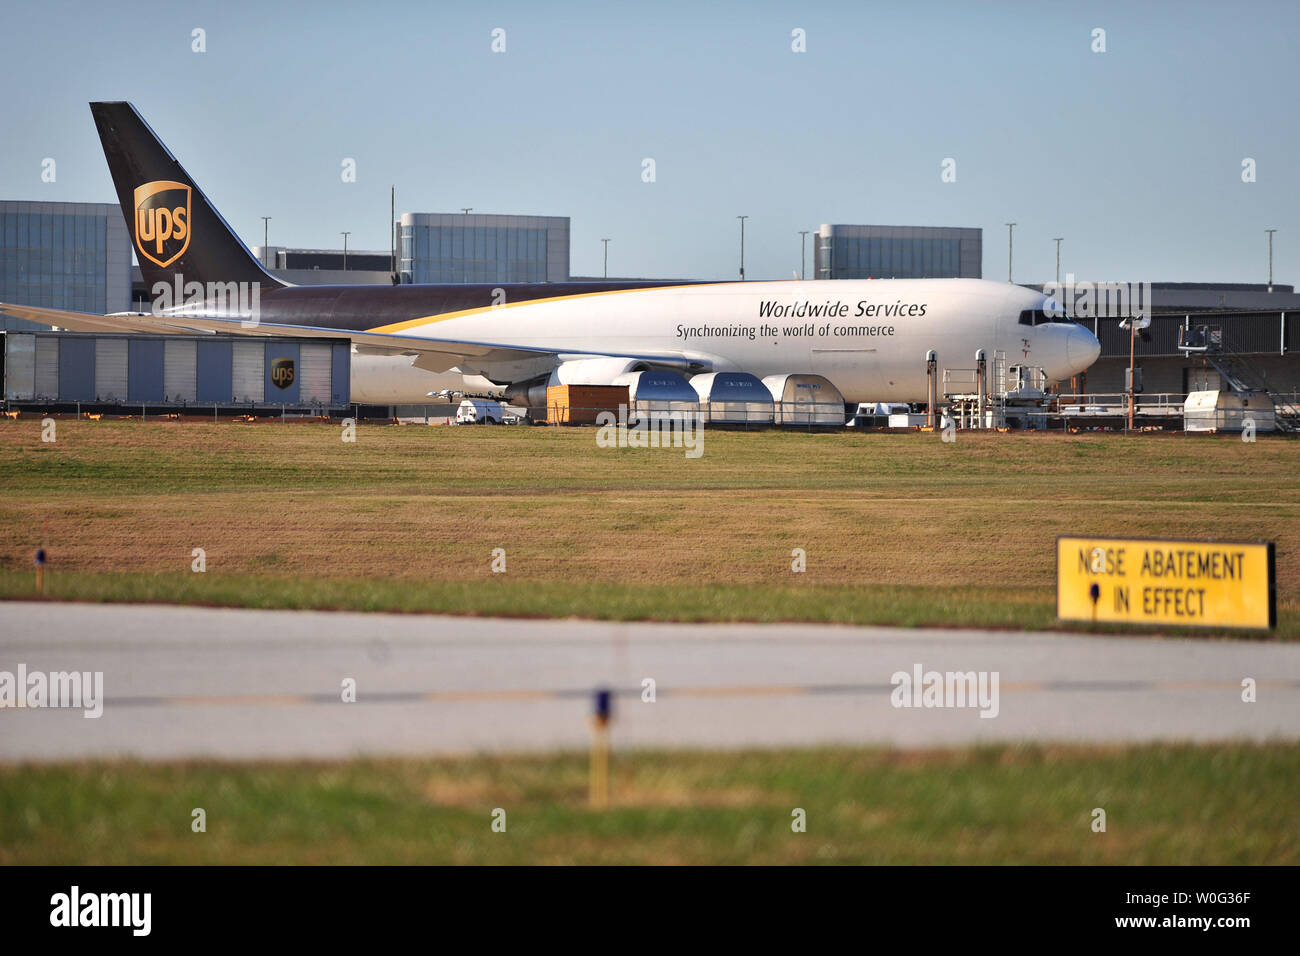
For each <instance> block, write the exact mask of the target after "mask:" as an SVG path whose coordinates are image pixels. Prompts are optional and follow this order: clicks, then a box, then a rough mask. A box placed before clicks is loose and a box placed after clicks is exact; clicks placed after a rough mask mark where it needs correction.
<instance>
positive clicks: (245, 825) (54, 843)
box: [0, 744, 1300, 865]
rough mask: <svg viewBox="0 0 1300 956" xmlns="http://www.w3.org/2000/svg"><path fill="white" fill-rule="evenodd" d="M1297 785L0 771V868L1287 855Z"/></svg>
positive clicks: (1249, 860) (199, 769) (483, 765)
mask: <svg viewBox="0 0 1300 956" xmlns="http://www.w3.org/2000/svg"><path fill="white" fill-rule="evenodd" d="M1298 778H1300V745H1298V744H1287V745H1272V746H1219V747H1190V746H1178V747H1140V748H1132V749H1101V748H1057V747H1053V748H1039V747H994V748H980V749H975V750H966V751H960V752H949V751H938V752H926V753H906V754H904V753H897V752H890V751H879V750H869V751H861V750H810V751H776V752H770V753H769V752H749V753H736V754H711V753H684V754H661V753H637V754H631V755H624V756H619V755H617V754H616V755H615V759H614V764H613V772H612V783H611V806H610V808H609V809H608V810H605V811H593V810H590V809H588V807H587V803H586V787H587V769H586V760H585V758H584V757H581V756H576V755H572V756H558V757H522V758H520V757H513V758H505V757H500V758H486V757H479V758H465V759H455V760H453V759H445V760H423V761H416V760H404V761H394V760H389V761H358V762H353V763H348V764H267V765H257V764H254V765H222V764H201V763H195V764H179V765H139V764H113V765H98V764H82V765H74V766H53V767H45V766H42V767H0V864H2V865H13V864H24V863H46V864H50V863H53V864H57V863H90V864H113V863H116V864H135V863H308V864H317V863H321V864H323V863H819V862H822V863H908V864H920V863H963V864H964V863H972V864H973V863H987V864H1001V863H1031V864H1104V863H1123V864H1263V863H1268V864H1292V865H1294V864H1297V863H1300V803H1298V802H1297V801H1296V800H1295V799H1294V791H1293V788H1291V787H1289V786H1287V785H1286V783H1285V782H1286V781H1294V780H1296V779H1298ZM196 807H201V808H203V810H204V811H205V812H206V815H207V831H206V832H205V833H195V832H193V831H192V829H191V825H192V820H193V817H192V811H193V810H194V808H196ZM1098 807H1100V808H1101V809H1103V810H1105V811H1106V832H1105V833H1096V832H1093V830H1092V826H1091V824H1092V821H1093V810H1094V808H1098ZM497 808H500V809H502V810H504V811H505V814H506V818H505V819H506V831H505V833H497V832H493V831H492V829H491V822H492V813H493V811H494V810H495V809H497ZM795 808H802V809H803V810H804V811H805V812H806V821H807V830H806V832H804V833H795V832H793V830H792V827H791V824H792V821H793V817H792V812H793V810H794V809H795Z"/></svg>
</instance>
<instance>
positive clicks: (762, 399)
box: [691, 372, 776, 425]
mask: <svg viewBox="0 0 1300 956" xmlns="http://www.w3.org/2000/svg"><path fill="white" fill-rule="evenodd" d="M691 387H692V388H693V389H695V392H696V394H697V395H699V396H700V412H701V413H702V416H703V421H705V422H708V423H709V424H715V425H723V424H733V425H770V424H771V423H772V419H773V417H774V416H775V413H776V409H775V403H774V402H773V401H772V393H771V392H770V391H768V389H767V386H766V385H764V384H763V382H762V381H761V380H760V379H759V378H758V377H757V376H754V375H750V374H749V373H748V372H705V373H704V374H701V375H695V376H693V377H692V378H691Z"/></svg>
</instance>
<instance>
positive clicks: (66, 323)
mask: <svg viewBox="0 0 1300 956" xmlns="http://www.w3.org/2000/svg"><path fill="white" fill-rule="evenodd" d="M0 312H3V313H6V314H8V315H12V316H13V317H14V318H18V319H26V320H28V321H29V322H39V323H41V324H42V325H51V326H58V327H59V328H61V329H68V330H70V331H73V332H150V333H153V334H166V335H192V334H194V333H196V332H198V333H202V332H207V333H216V332H225V333H231V334H236V335H254V336H283V337H291V338H323V339H324V338H328V339H342V338H346V339H351V340H352V344H353V345H354V346H356V349H357V351H358V352H365V353H369V354H372V355H409V356H413V357H414V361H413V362H412V364H414V365H415V366H417V367H418V368H422V369H425V370H427V371H430V372H445V371H447V370H449V369H452V368H456V367H458V366H460V365H463V364H466V363H467V362H471V360H472V364H475V365H484V364H490V363H504V362H517V361H522V360H525V359H535V358H538V357H539V356H543V355H560V354H564V355H580V354H592V355H595V354H597V353H594V352H592V353H585V352H584V350H582V349H571V348H563V349H547V348H533V347H529V346H503V345H498V344H493V343H490V342H464V341H456V340H451V339H428V338H421V337H418V336H413V335H398V334H394V333H391V332H367V331H357V332H353V331H349V330H347V329H325V328H317V327H314V326H308V325H279V324H276V323H271V322H258V323H257V324H256V325H252V324H248V325H246V324H245V323H244V322H242V321H241V320H240V319H238V318H228V319H223V318H212V317H209V316H203V317H200V316H192V315H183V314H174V315H153V314H150V313H138V312H119V313H114V314H112V315H96V314H95V313H92V312H68V311H65V310H62V309H46V308H41V307H38V306H31V305H10V304H9V303H7V302H0ZM599 354H601V355H604V354H605V353H599ZM620 357H625V358H633V359H644V360H646V361H652V362H660V363H664V364H668V365H679V364H685V363H687V362H688V361H689V359H688V358H687V357H686V356H685V355H684V354H683V353H675V352H664V353H658V354H653V355H627V356H620Z"/></svg>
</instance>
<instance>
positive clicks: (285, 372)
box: [271, 358, 293, 388]
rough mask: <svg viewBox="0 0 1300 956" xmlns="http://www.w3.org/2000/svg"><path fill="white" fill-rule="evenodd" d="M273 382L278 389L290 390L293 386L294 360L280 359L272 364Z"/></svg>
mask: <svg viewBox="0 0 1300 956" xmlns="http://www.w3.org/2000/svg"><path fill="white" fill-rule="evenodd" d="M271 381H272V383H274V385H275V387H276V388H288V387H289V386H290V385H292V384H293V359H291V358H278V359H275V360H274V361H272V362H271Z"/></svg>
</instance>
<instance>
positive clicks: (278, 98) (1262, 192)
mask: <svg viewBox="0 0 1300 956" xmlns="http://www.w3.org/2000/svg"><path fill="white" fill-rule="evenodd" d="M3 24H4V29H3V32H2V33H0V58H2V61H3V63H4V66H5V75H6V76H7V77H8V78H9V81H10V90H9V93H8V95H6V96H5V97H3V98H0V129H3V131H4V137H3V142H4V146H3V149H0V198H5V199H47V200H64V201H98V202H107V201H112V199H113V198H114V193H113V191H112V186H111V182H110V180H109V177H108V173H107V170H106V168H105V164H104V159H103V154H102V152H101V150H100V147H99V143H98V139H97V137H96V135H95V131H94V125H93V123H92V122H91V118H90V113H89V110H88V109H87V107H86V103H87V102H88V101H90V100H92V99H129V100H131V101H133V102H134V103H135V104H136V106H137V107H138V108H139V109H140V111H141V112H142V113H143V114H144V116H145V118H146V119H147V120H148V121H149V123H150V124H151V125H152V126H153V128H154V129H155V131H156V132H158V134H159V135H160V136H161V137H162V138H163V139H164V141H165V142H166V143H167V144H168V146H169V147H170V148H171V149H172V151H173V152H174V153H175V154H176V155H177V157H178V158H179V159H180V160H181V162H182V163H183V164H184V165H185V166H186V168H187V169H188V170H189V172H190V173H191V175H193V176H194V177H195V178H196V180H197V181H198V183H199V184H200V185H201V186H202V187H203V189H204V191H205V192H206V193H207V194H208V196H209V198H210V199H212V201H213V202H214V203H215V204H216V205H217V207H218V208H219V209H220V210H221V212H222V214H223V215H224V216H225V217H226V219H227V220H228V221H229V222H230V223H231V225H232V226H234V228H235V229H236V230H237V231H238V232H239V233H240V235H241V237H242V238H243V239H244V240H245V241H246V242H247V243H248V244H249V245H253V244H260V242H261V241H262V221H261V218H260V217H261V216H264V215H269V216H272V217H273V218H272V221H271V242H272V244H276V245H287V246H310V247H338V246H340V245H341V244H342V239H341V237H340V236H339V233H340V231H342V230H350V231H351V237H350V239H349V245H350V246H351V247H352V248H366V249H375V248H378V249H383V248H387V246H388V235H387V221H388V190H389V185H390V184H392V183H395V184H396V185H397V191H398V193H397V195H398V198H397V206H398V212H399V213H400V212H402V211H418V212H446V211H455V210H457V209H458V208H460V207H462V206H471V207H473V208H474V209H475V211H477V212H499V213H520V214H534V215H565V216H570V217H572V229H573V231H572V262H571V269H572V271H573V273H574V274H586V275H599V274H600V271H601V243H600V239H601V237H604V236H608V237H610V238H611V240H612V241H611V243H610V274H611V275H623V276H627V275H639V276H650V277H658V278H666V277H682V278H700V279H715V278H733V277H734V276H735V275H736V270H737V258H738V225H737V222H736V219H735V217H736V216H737V215H738V214H742V213H743V214H746V215H748V216H749V217H750V218H749V220H748V222H747V224H746V237H745V258H746V272H747V275H748V277H749V278H751V279H762V278H789V277H790V276H791V275H792V270H796V269H798V268H799V236H798V234H797V233H798V230H800V229H816V227H817V226H818V225H819V224H820V223H823V222H835V223H884V224H907V225H936V226H981V227H983V229H984V275H985V276H986V277H989V278H995V279H996V278H1004V277H1005V276H1006V270H1007V249H1006V245H1007V244H1006V228H1005V226H1004V225H1003V224H1004V223H1005V222H1008V221H1015V222H1016V223H1018V225H1017V226H1016V230H1015V246H1016V250H1015V262H1016V266H1015V277H1016V279H1017V281H1023V282H1032V281H1044V280H1050V279H1051V278H1052V277H1053V275H1054V272H1055V244H1054V243H1053V242H1052V237H1054V236H1064V237H1065V242H1064V244H1063V249H1062V269H1063V272H1073V273H1075V274H1076V275H1077V276H1078V277H1079V278H1085V279H1104V280H1115V281H1119V280H1136V279H1150V280H1168V281H1235V282H1262V281H1264V280H1265V279H1266V278H1267V275H1266V270H1267V240H1266V236H1265V233H1264V229H1265V228H1266V227H1274V228H1277V229H1278V230H1279V231H1278V233H1277V237H1276V239H1275V268H1274V271H1275V277H1276V280H1277V281H1278V282H1283V283H1287V282H1294V281H1296V280H1297V278H1300V269H1298V268H1297V266H1298V265H1300V261H1298V259H1297V257H1298V256H1300V216H1298V213H1300V189H1298V188H1297V175H1298V173H1300V171H1298V170H1297V164H1298V163H1300V159H1298V157H1300V125H1298V123H1297V116H1296V106H1297V97H1296V91H1297V89H1300V82H1297V81H1298V80H1300V68H1298V67H1297V65H1296V57H1295V51H1294V46H1293V45H1294V41H1295V38H1296V37H1297V36H1300V4H1296V3H1294V2H1292V3H1266V2H1245V3H1236V4H1227V3H1223V4H1199V3H1141V4H1130V3H1114V4H1112V3H1096V2H1092V3H1052V2H1040V3H1023V4H1020V3H988V4H982V3H924V2H919V3H906V4H904V3H896V4H871V3H862V2H858V3H804V2H799V3H751V4H739V3H737V4H709V5H707V7H706V6H705V5H703V4H693V3H680V4H678V3H673V2H655V3H648V4H616V3H609V2H604V3H589V4H588V3H563V2H561V3H552V4H542V3H519V4H514V3H495V4H494V3H465V4H440V3H427V2H426V3H400V2H392V3H385V2H379V0H376V2H370V3H364V4H362V3H330V2H321V3H315V4H310V5H306V4H304V5H301V6H297V5H292V4H283V3H267V2H259V3H242V2H222V3H198V4H193V5H179V4H174V3H146V2H136V3H132V2H129V0H128V2H123V3H115V4H112V5H101V4H91V3H86V4H67V3H64V4H61V3H41V4H34V3H33V4H15V3H12V2H11V3H8V4H6V11H5V14H4V20H3ZM196 27H201V28H202V29H204V30H205V31H206V41H207V52H206V53H202V54H197V53H193V52H192V51H191V30H192V29H194V28H196ZM497 27H500V28H503V29H504V30H505V31H506V52H505V53H503V54H495V53H493V52H492V51H491V48H490V46H491V42H492V37H491V32H492V30H493V29H494V28H497ZM1098 27H1099V28H1102V29H1104V30H1105V31H1106V46H1107V52H1105V53H1094V52H1092V49H1091V46H1092V43H1093V39H1092V31H1093V30H1094V28H1098ZM796 28H800V29H802V30H804V31H806V37H807V52H806V53H794V52H792V51H791V42H792V41H791V31H792V30H794V29H796ZM44 157H53V158H54V159H55V160H56V162H57V164H58V166H57V181H56V182H54V183H43V182H42V181H41V178H40V174H41V161H42V159H43V158H44ZM346 157H351V158H354V159H355V160H356V163H357V181H356V182H355V183H344V182H342V181H341V179H340V170H341V163H342V161H343V160H344V158H346ZM646 157H650V158H653V159H654V160H655V165H656V181H655V182H654V183H644V182H642V178H641V170H642V160H643V158H646ZM948 157H951V158H953V159H955V160H956V171H957V181H956V182H954V183H944V182H941V180H940V171H941V163H942V162H943V160H944V159H945V158H948ZM1246 157H1250V158H1253V159H1254V160H1255V161H1256V164H1257V166H1256V170H1257V181H1256V182H1254V183H1249V184H1248V183H1243V182H1242V178H1241V163H1242V160H1243V158H1246ZM810 239H811V237H810ZM810 268H811V256H810Z"/></svg>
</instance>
